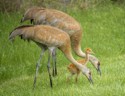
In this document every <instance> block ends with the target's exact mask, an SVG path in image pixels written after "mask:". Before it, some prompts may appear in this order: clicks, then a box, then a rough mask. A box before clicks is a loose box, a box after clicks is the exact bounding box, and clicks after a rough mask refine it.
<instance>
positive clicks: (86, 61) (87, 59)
mask: <svg viewBox="0 0 125 96" xmlns="http://www.w3.org/2000/svg"><path fill="white" fill-rule="evenodd" d="M85 54H86V57H85V62H84V64H87V63H88V61H89V54H88V53H87V52H86V53H85Z"/></svg>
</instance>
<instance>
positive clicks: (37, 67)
mask: <svg viewBox="0 0 125 96" xmlns="http://www.w3.org/2000/svg"><path fill="white" fill-rule="evenodd" d="M45 50H46V49H45V48H43V49H42V52H41V54H40V58H39V60H38V61H37V63H36V73H35V76H34V83H33V89H34V88H35V87H36V78H37V75H38V70H39V67H40V61H41V60H42V56H43V54H44V52H45Z"/></svg>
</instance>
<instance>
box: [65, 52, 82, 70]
mask: <svg viewBox="0 0 125 96" xmlns="http://www.w3.org/2000/svg"><path fill="white" fill-rule="evenodd" d="M63 53H64V54H65V56H66V57H67V59H68V60H69V61H70V62H71V63H72V64H74V65H75V66H76V67H77V68H78V69H79V70H81V71H82V70H83V69H84V66H83V65H82V64H80V63H78V62H77V61H76V60H75V59H74V58H73V56H72V53H71V50H67V51H63Z"/></svg>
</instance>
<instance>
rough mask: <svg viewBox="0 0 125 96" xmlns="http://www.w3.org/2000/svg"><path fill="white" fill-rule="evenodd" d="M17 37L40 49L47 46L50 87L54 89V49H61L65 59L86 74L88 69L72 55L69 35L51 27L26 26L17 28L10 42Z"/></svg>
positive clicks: (10, 37) (11, 34)
mask: <svg viewBox="0 0 125 96" xmlns="http://www.w3.org/2000/svg"><path fill="white" fill-rule="evenodd" d="M16 36H20V37H21V38H22V39H24V40H28V41H29V40H32V41H34V42H35V43H36V44H37V45H38V46H39V47H41V46H43V45H45V46H46V47H47V48H48V50H49V58H48V64H47V68H48V73H49V78H50V85H51V87H52V77H51V73H50V58H51V55H52V53H51V52H52V51H51V50H53V48H55V47H57V48H58V49H60V50H61V51H62V52H63V53H64V55H65V57H66V58H67V59H68V60H69V61H70V62H72V63H73V64H74V65H75V66H77V68H78V69H79V70H80V71H82V73H83V74H86V71H87V70H88V68H87V67H86V66H83V65H82V64H80V63H78V62H77V61H76V60H75V59H74V58H73V56H72V53H71V44H70V37H69V35H68V34H67V33H66V32H64V31H62V30H60V29H58V28H55V27H51V26H48V25H36V26H33V25H26V26H19V27H17V28H15V29H14V30H13V31H12V32H11V33H10V36H9V39H10V40H13V39H14V38H15V37H16Z"/></svg>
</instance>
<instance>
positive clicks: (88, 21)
mask: <svg viewBox="0 0 125 96" xmlns="http://www.w3.org/2000/svg"><path fill="white" fill-rule="evenodd" d="M124 10H125V7H120V6H118V5H107V6H103V7H101V6H100V7H99V8H93V9H89V10H85V11H79V10H78V11H73V10H71V11H68V13H69V14H70V15H71V16H73V17H74V18H76V19H77V20H78V21H79V22H80V23H81V26H82V28H83V30H84V31H83V39H82V43H81V44H82V48H83V50H84V48H86V47H90V48H92V49H93V51H94V52H95V53H96V54H95V55H96V56H97V57H98V58H99V60H100V62H101V69H102V76H101V77H100V76H99V75H98V74H97V72H96V70H95V69H94V67H93V66H92V65H91V64H90V63H89V64H88V67H89V68H90V69H91V70H92V76H93V81H94V85H91V84H89V82H88V81H87V79H86V78H85V76H82V74H81V75H80V76H79V79H78V83H77V84H76V83H75V82H74V78H72V79H71V81H70V82H68V83H67V82H66V77H67V76H68V75H69V72H68V71H67V65H68V63H69V61H68V60H67V59H66V58H65V57H64V55H63V54H62V53H61V52H60V51H59V50H58V55H57V59H58V60H57V63H58V64H57V67H58V76H56V77H54V78H53V88H52V89H51V88H50V85H49V77H48V73H47V68H46V63H47V55H48V53H47V52H46V53H45V55H44V57H43V61H42V62H41V68H40V72H39V76H38V78H37V86H36V89H35V90H34V91H32V87H33V79H34V73H35V66H36V64H35V63H36V61H37V60H38V58H39V55H40V52H41V50H40V48H38V47H37V45H35V43H33V42H30V43H28V42H24V41H23V40H20V39H19V38H16V40H15V42H14V43H13V44H12V43H11V42H10V41H9V40H8V36H9V33H10V32H11V31H12V30H13V29H14V28H15V27H17V26H19V25H20V24H19V21H20V18H21V16H22V15H21V14H20V13H11V14H2V13H1V14H0V96H41V95H43V96H124V95H125V75H124V73H125V33H124V32H125V11H124ZM27 23H28V22H27ZM25 24H26V23H25ZM74 56H75V58H76V59H78V58H79V57H77V56H76V55H74Z"/></svg>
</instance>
